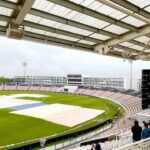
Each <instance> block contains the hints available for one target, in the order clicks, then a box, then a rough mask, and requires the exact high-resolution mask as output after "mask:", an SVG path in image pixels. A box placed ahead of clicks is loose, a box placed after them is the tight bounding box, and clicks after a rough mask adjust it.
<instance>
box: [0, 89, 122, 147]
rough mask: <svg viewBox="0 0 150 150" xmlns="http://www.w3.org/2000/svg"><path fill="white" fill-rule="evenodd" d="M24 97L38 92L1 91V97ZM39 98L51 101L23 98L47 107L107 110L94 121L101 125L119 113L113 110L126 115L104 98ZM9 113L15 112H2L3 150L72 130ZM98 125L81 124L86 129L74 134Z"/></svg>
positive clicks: (0, 143) (52, 95)
mask: <svg viewBox="0 0 150 150" xmlns="http://www.w3.org/2000/svg"><path fill="white" fill-rule="evenodd" d="M23 93H26V94H28V93H30V94H31V93H32V94H33V93H34V94H37V92H16V91H0V95H11V94H23ZM38 94H46V95H48V97H45V98H34V97H23V98H22V99H26V100H37V101H43V103H44V104H55V103H59V104H67V105H74V106H82V107H84V108H92V109H99V110H105V113H104V114H101V115H99V116H97V117H96V118H94V120H96V119H97V120H100V121H101V122H102V121H104V120H106V119H108V118H113V117H114V115H115V114H116V112H117V111H116V110H115V109H114V108H119V109H120V110H121V111H120V112H121V113H123V111H124V110H123V108H122V107H121V106H120V105H118V104H115V103H113V102H111V101H108V100H105V99H102V98H92V97H88V96H80V95H72V94H61V93H46V92H38ZM10 111H12V110H11V109H0V146H3V145H7V144H12V143H18V142H22V141H26V140H31V139H35V138H40V137H45V136H50V135H53V134H58V133H60V132H64V131H66V130H69V129H71V128H70V127H67V126H62V125H59V124H55V123H52V122H48V121H44V120H42V119H38V118H34V117H28V116H23V115H16V114H12V113H9V112H10ZM97 124H100V122H99V121H91V122H90V123H89V121H87V122H84V123H82V125H83V126H81V127H79V128H76V129H75V130H74V131H71V132H75V131H77V130H82V129H85V128H88V127H92V126H94V125H97ZM80 125H81V124H80ZM78 126H79V125H78ZM73 128H74V127H73Z"/></svg>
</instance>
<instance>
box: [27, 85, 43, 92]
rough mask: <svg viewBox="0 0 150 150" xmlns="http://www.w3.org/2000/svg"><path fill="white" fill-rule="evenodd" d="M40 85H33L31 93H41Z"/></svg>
mask: <svg viewBox="0 0 150 150" xmlns="http://www.w3.org/2000/svg"><path fill="white" fill-rule="evenodd" d="M39 88H40V85H31V86H30V88H29V90H30V91H39Z"/></svg>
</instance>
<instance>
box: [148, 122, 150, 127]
mask: <svg viewBox="0 0 150 150" xmlns="http://www.w3.org/2000/svg"><path fill="white" fill-rule="evenodd" d="M148 127H149V128H150V120H149V121H148Z"/></svg>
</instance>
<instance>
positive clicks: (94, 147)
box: [91, 143, 102, 150]
mask: <svg viewBox="0 0 150 150" xmlns="http://www.w3.org/2000/svg"><path fill="white" fill-rule="evenodd" d="M91 150H102V148H101V145H100V144H99V143H96V144H92V147H91Z"/></svg>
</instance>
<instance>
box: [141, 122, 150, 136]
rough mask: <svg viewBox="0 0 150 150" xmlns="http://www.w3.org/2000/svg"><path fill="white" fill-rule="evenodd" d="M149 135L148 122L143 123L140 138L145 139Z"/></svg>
mask: <svg viewBox="0 0 150 150" xmlns="http://www.w3.org/2000/svg"><path fill="white" fill-rule="evenodd" d="M149 137H150V129H149V128H148V124H147V123H145V124H144V129H143V131H142V135H141V138H142V139H146V138H149Z"/></svg>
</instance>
